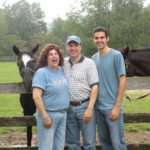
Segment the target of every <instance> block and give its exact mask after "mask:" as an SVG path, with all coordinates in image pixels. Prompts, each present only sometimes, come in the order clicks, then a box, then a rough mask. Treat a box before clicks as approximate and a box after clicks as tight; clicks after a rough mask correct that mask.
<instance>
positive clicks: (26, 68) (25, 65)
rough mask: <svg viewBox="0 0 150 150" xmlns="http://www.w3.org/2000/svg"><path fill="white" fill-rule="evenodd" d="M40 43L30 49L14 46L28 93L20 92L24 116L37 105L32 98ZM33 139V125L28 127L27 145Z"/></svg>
mask: <svg viewBox="0 0 150 150" xmlns="http://www.w3.org/2000/svg"><path fill="white" fill-rule="evenodd" d="M38 47H39V45H36V46H35V47H34V48H33V49H31V50H30V51H20V50H19V49H18V48H17V47H16V46H13V51H14V53H15V54H16V55H17V65H18V68H19V72H20V75H21V77H22V79H23V83H24V87H25V89H26V91H27V92H28V93H23V94H20V103H21V106H22V108H23V114H24V116H28V115H33V114H34V113H35V110H36V107H35V104H34V101H33V98H32V93H31V86H32V78H33V75H34V73H35V70H36V57H35V53H36V52H37V50H38ZM31 141H32V126H28V127H27V146H31Z"/></svg>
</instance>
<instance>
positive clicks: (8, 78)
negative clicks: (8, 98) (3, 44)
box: [0, 62, 22, 83]
mask: <svg viewBox="0 0 150 150" xmlns="http://www.w3.org/2000/svg"><path fill="white" fill-rule="evenodd" d="M0 68H1V71H0V83H12V82H20V81H22V79H21V77H20V75H19V71H18V67H17V64H16V62H0Z"/></svg>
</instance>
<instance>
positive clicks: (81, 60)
mask: <svg viewBox="0 0 150 150" xmlns="http://www.w3.org/2000/svg"><path fill="white" fill-rule="evenodd" d="M84 58H85V57H84V56H81V57H80V59H79V61H77V62H76V63H81V62H83V60H84ZM68 62H69V63H70V64H71V67H72V66H73V63H72V61H71V57H70V58H69V60H68Z"/></svg>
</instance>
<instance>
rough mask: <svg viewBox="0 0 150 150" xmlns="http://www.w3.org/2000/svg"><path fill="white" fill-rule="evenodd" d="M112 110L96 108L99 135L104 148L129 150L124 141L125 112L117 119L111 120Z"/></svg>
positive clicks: (108, 149) (105, 149)
mask: <svg viewBox="0 0 150 150" xmlns="http://www.w3.org/2000/svg"><path fill="white" fill-rule="evenodd" d="M110 112H111V110H96V122H97V127H98V136H99V140H100V143H101V145H102V150H127V147H126V144H125V142H124V121H123V113H122V112H120V116H119V118H118V119H117V120H110V118H109V117H110Z"/></svg>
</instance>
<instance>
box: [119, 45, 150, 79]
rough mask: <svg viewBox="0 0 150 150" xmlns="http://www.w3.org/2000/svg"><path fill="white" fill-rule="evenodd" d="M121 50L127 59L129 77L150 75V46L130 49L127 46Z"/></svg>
mask: <svg viewBox="0 0 150 150" xmlns="http://www.w3.org/2000/svg"><path fill="white" fill-rule="evenodd" d="M120 52H121V53H122V55H123V57H124V60H125V64H126V73H127V77H132V76H150V48H145V49H132V50H129V47H127V48H124V49H120Z"/></svg>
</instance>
